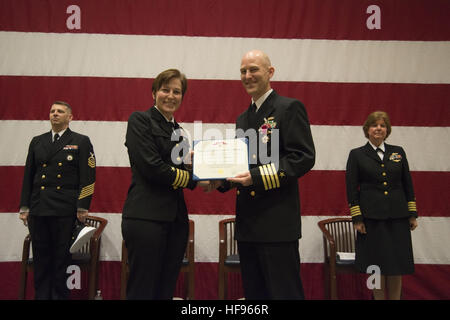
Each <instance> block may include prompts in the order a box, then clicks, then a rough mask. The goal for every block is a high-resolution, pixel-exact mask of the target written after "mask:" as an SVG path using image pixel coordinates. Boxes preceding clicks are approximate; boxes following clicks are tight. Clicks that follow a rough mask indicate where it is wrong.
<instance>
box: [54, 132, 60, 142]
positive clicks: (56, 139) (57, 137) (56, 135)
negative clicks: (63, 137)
mask: <svg viewBox="0 0 450 320" xmlns="http://www.w3.org/2000/svg"><path fill="white" fill-rule="evenodd" d="M58 139H59V134H57V133H55V136H54V137H53V143H56V141H58Z"/></svg>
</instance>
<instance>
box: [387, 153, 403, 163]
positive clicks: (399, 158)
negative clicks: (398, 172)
mask: <svg viewBox="0 0 450 320" xmlns="http://www.w3.org/2000/svg"><path fill="white" fill-rule="evenodd" d="M389 160H391V161H394V162H400V161H402V155H400V154H398V153H397V152H394V153H393V154H391V155H390V157H389Z"/></svg>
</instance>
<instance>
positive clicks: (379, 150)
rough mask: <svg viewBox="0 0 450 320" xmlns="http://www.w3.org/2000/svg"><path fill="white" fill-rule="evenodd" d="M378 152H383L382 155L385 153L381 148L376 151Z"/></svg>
mask: <svg viewBox="0 0 450 320" xmlns="http://www.w3.org/2000/svg"><path fill="white" fill-rule="evenodd" d="M376 151H377V152H381V153H382V154H384V151H383V150H381V149H380V148H377V150H376Z"/></svg>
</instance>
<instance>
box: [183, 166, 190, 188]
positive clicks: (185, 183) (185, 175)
mask: <svg viewBox="0 0 450 320" xmlns="http://www.w3.org/2000/svg"><path fill="white" fill-rule="evenodd" d="M183 174H184V179H183V182H182V183H181V186H182V187H183V188H186V187H187V184H188V182H189V172H187V171H185V170H183Z"/></svg>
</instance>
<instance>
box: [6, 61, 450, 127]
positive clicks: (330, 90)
mask: <svg viewBox="0 0 450 320" xmlns="http://www.w3.org/2000/svg"><path fill="white" fill-rule="evenodd" d="M236 66H237V67H238V65H236ZM236 77H237V78H238V77H239V75H238V72H236ZM152 82H153V80H152V79H139V78H137V79H136V78H97V77H23V76H0V91H1V92H2V94H1V95H0V105H1V106H2V108H1V109H0V120H47V119H48V112H49V110H50V105H51V103H52V102H53V101H54V100H63V101H67V102H69V103H70V104H71V105H72V107H73V112H74V115H75V119H76V120H94V121H127V119H128V117H129V115H130V114H131V113H132V112H133V111H135V110H145V109H147V108H149V107H150V106H151V105H152V104H153V98H152V93H151V85H152ZM272 87H273V88H274V89H275V90H276V91H277V92H278V93H279V94H281V95H285V96H289V97H295V98H297V99H299V100H300V101H302V102H303V103H304V104H305V106H306V109H307V111H308V114H309V118H310V122H311V124H313V125H357V126H362V124H363V123H364V121H365V119H366V117H367V115H368V114H369V113H371V112H373V111H374V110H379V109H381V110H384V111H386V112H388V114H389V115H390V117H391V122H392V124H393V125H396V126H433V127H436V126H450V85H449V84H394V83H327V82H272ZM24 92H26V94H23V93H24ZM249 103H250V98H249V96H248V95H247V93H246V92H245V90H244V88H243V87H242V85H241V83H240V81H238V80H236V81H228V80H189V81H188V90H187V92H186V95H185V98H184V101H183V104H182V106H181V108H180V109H179V111H177V113H176V114H175V117H176V119H177V121H179V122H193V121H196V120H197V121H203V122H206V123H234V122H235V120H236V118H237V116H238V115H239V114H240V113H242V112H243V111H244V110H245V109H246V108H247V107H248V105H249Z"/></svg>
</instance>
